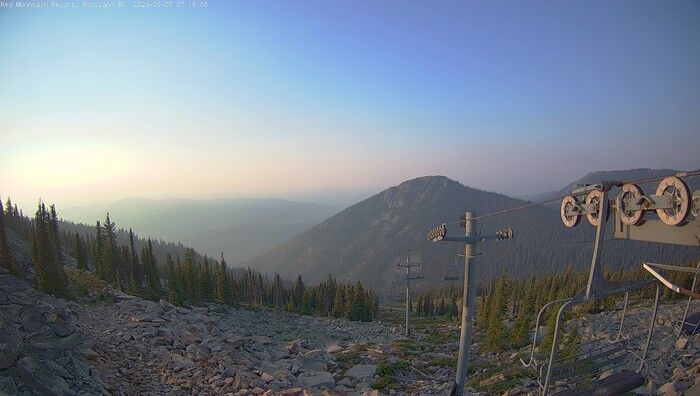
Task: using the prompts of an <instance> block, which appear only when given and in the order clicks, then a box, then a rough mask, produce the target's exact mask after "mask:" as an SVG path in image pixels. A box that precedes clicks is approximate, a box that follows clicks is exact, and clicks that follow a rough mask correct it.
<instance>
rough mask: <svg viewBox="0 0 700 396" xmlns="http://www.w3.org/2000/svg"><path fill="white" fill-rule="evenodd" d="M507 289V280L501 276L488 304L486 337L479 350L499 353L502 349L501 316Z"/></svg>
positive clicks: (504, 307) (502, 331)
mask: <svg viewBox="0 0 700 396" xmlns="http://www.w3.org/2000/svg"><path fill="white" fill-rule="evenodd" d="M507 288H508V278H507V277H506V275H505V274H504V275H502V276H501V277H500V278H499V280H498V282H497V283H496V286H495V288H494V290H493V296H492V297H491V301H490V302H489V317H488V326H487V327H486V337H485V339H484V343H483V344H482V346H481V348H482V350H483V351H499V350H501V348H502V345H501V342H502V339H503V335H504V333H505V332H504V328H503V315H504V313H505V311H506V308H507V299H506V293H507Z"/></svg>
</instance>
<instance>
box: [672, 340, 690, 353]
mask: <svg viewBox="0 0 700 396" xmlns="http://www.w3.org/2000/svg"><path fill="white" fill-rule="evenodd" d="M674 345H675V347H676V350H678V351H680V350H683V349H685V348H686V347H687V346H688V339H687V338H686V337H681V338H679V339H678V340H676V343H675V344H674Z"/></svg>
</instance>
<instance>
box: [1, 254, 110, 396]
mask: <svg viewBox="0 0 700 396" xmlns="http://www.w3.org/2000/svg"><path fill="white" fill-rule="evenodd" d="M0 271H1V272H0V394H3V393H6V394H10V395H14V394H19V393H22V392H24V391H27V392H33V393H34V394H41V395H73V394H100V393H102V392H103V391H104V390H105V388H104V386H103V384H102V382H101V381H100V380H99V378H98V377H97V375H96V372H95V370H94V369H93V368H91V367H90V365H89V364H88V362H87V360H86V354H85V349H86V348H87V345H86V343H85V340H86V339H87V337H88V335H87V334H86V333H85V329H84V328H82V327H81V325H80V324H79V323H78V322H77V321H76V319H75V316H74V313H75V309H77V308H78V305H77V304H75V303H70V302H69V303H66V302H65V301H63V300H60V299H56V298H54V297H53V296H49V295H46V294H44V293H40V292H37V291H36V290H35V289H34V288H32V286H31V284H29V283H28V282H27V281H25V280H23V279H22V278H18V277H15V276H10V275H7V274H6V271H4V268H1V267H0ZM2 272H5V273H2ZM30 394H31V393H30Z"/></svg>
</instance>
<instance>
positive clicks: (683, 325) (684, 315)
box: [678, 261, 700, 337]
mask: <svg viewBox="0 0 700 396" xmlns="http://www.w3.org/2000/svg"><path fill="white" fill-rule="evenodd" d="M697 268H700V261H698V266H697ZM697 282H698V273H697V272H696V273H695V275H693V286H692V287H691V288H690V291H691V292H694V291H695V285H696V284H697ZM692 299H693V297H688V303H686V304H685V311H683V319H681V324H680V326H678V336H679V337H680V335H681V333H682V332H683V328H684V327H685V318H687V317H688V310H690V301H691V300H692ZM696 328H697V326H696ZM693 334H695V332H693V333H691V335H693Z"/></svg>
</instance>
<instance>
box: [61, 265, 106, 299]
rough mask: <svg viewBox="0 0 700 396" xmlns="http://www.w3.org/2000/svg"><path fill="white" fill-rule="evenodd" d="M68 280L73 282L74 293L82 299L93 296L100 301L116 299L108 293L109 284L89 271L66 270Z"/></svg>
mask: <svg viewBox="0 0 700 396" xmlns="http://www.w3.org/2000/svg"><path fill="white" fill-rule="evenodd" d="M65 272H66V275H68V279H70V281H71V282H72V284H73V285H74V287H75V289H74V291H75V292H76V294H77V295H78V296H80V297H87V296H89V295H93V296H94V297H95V298H96V299H97V300H98V301H106V300H113V299H114V297H113V296H112V295H111V294H109V293H108V292H107V284H106V282H105V281H103V280H102V279H100V278H98V277H97V276H96V275H95V274H93V273H92V272H88V271H83V270H79V269H76V268H70V269H68V268H67V269H66V270H65Z"/></svg>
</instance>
